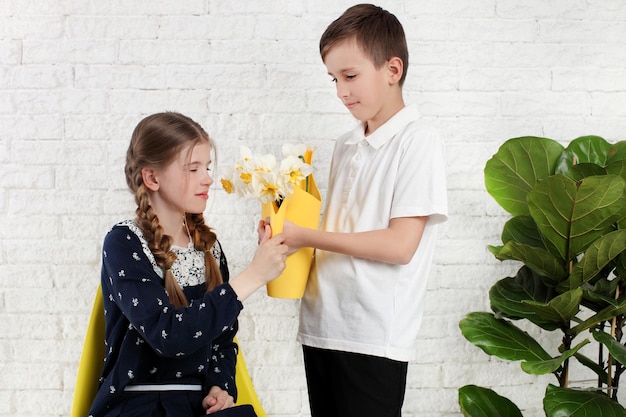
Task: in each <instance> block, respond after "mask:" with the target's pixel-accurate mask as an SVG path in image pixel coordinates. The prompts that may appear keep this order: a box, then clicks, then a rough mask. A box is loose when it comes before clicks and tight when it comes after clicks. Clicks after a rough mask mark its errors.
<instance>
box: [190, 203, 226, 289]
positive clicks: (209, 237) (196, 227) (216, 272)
mask: <svg viewBox="0 0 626 417" xmlns="http://www.w3.org/2000/svg"><path fill="white" fill-rule="evenodd" d="M187 224H188V225H189V232H190V233H191V235H192V236H193V244H194V246H195V247H196V249H197V250H199V251H202V252H204V265H205V271H206V272H205V279H206V284H207V286H206V289H207V291H210V290H212V289H213V288H215V287H216V286H217V285H220V284H221V283H222V274H221V273H220V268H219V265H218V263H217V261H216V260H215V257H213V253H212V252H211V248H212V247H213V245H214V244H215V242H216V241H217V236H216V235H215V233H214V232H213V231H212V230H211V228H210V227H209V226H207V225H206V224H205V223H204V216H203V215H202V213H198V214H187Z"/></svg>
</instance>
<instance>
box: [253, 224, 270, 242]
mask: <svg viewBox="0 0 626 417" xmlns="http://www.w3.org/2000/svg"><path fill="white" fill-rule="evenodd" d="M269 224H270V218H269V217H268V218H266V219H263V220H259V225H258V226H257V228H256V233H257V235H258V236H259V240H258V241H257V244H259V245H260V244H261V240H262V239H263V236H264V235H265V225H269Z"/></svg>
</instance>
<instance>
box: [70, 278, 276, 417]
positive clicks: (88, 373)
mask: <svg viewBox="0 0 626 417" xmlns="http://www.w3.org/2000/svg"><path fill="white" fill-rule="evenodd" d="M235 342H237V340H236V339H235ZM103 364H104V301H103V299H102V290H101V288H100V287H98V291H97V292H96V296H95V299H94V302H93V307H92V309H91V316H90V317H89V325H88V327H87V334H86V335H85V342H84V344H83V351H82V354H81V356H80V362H79V363H78V373H77V374H76V387H75V388H74V398H73V400H72V413H71V417H86V416H87V415H88V414H89V409H90V408H91V403H92V402H93V399H94V398H95V396H96V392H97V391H98V378H100V373H101V372H102V366H103ZM235 384H236V385H237V391H238V393H239V395H238V397H239V398H238V399H237V404H251V405H252V407H253V408H254V412H255V413H256V414H257V416H258V417H267V414H266V413H265V411H264V410H263V407H262V406H261V401H259V397H258V396H257V394H256V391H255V390H254V385H253V384H252V379H251V378H250V374H249V373H248V368H247V367H246V363H245V361H244V359H243V354H242V353H241V346H240V347H239V353H238V354H237V365H236V367H235Z"/></svg>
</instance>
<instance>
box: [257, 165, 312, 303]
mask: <svg viewBox="0 0 626 417" xmlns="http://www.w3.org/2000/svg"><path fill="white" fill-rule="evenodd" d="M308 157H309V158H310V155H309V156H308ZM307 162H309V163H310V159H309V161H307ZM307 189H308V192H307ZM321 208H322V199H321V197H320V192H319V190H318V188H317V184H316V183H315V179H314V178H313V174H311V175H309V176H308V177H307V179H306V180H305V181H303V186H302V187H299V188H296V189H295V191H294V193H293V194H292V195H291V196H289V197H287V198H285V199H284V200H283V201H282V203H281V205H280V207H277V205H276V203H275V202H271V203H265V204H263V205H262V206H261V214H262V216H263V219H266V218H268V217H269V218H270V224H271V226H272V234H277V233H280V232H282V230H283V223H284V221H285V220H289V221H290V222H292V223H294V224H297V225H298V226H303V227H306V228H309V229H317V228H318V223H319V218H320V211H321ZM313 251H314V249H313V248H300V249H298V251H297V252H295V253H293V254H291V255H289V256H288V257H287V266H286V267H285V270H284V271H283V273H282V274H280V275H279V276H278V278H276V279H274V280H273V281H270V282H269V283H268V284H267V295H269V296H270V297H275V298H302V296H303V295H304V289H305V287H306V283H307V279H308V278H309V270H310V268H311V263H312V261H313Z"/></svg>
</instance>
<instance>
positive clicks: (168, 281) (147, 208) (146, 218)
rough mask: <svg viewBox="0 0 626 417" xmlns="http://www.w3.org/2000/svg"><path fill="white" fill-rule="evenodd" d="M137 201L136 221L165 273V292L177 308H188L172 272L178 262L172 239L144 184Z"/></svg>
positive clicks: (138, 191) (141, 186)
mask: <svg viewBox="0 0 626 417" xmlns="http://www.w3.org/2000/svg"><path fill="white" fill-rule="evenodd" d="M135 199H136V200H137V210H136V211H135V214H136V216H137V217H136V220H135V221H136V222H137V225H138V226H139V228H140V229H141V230H142V232H143V235H144V237H145V239H146V240H147V241H148V247H149V248H150V251H151V252H152V254H153V255H154V259H155V260H156V263H157V265H158V266H160V267H161V268H162V269H163V270H164V271H165V277H164V280H165V290H166V291H167V293H168V295H169V298H170V302H171V303H172V304H174V306H175V307H176V308H178V307H181V306H186V305H187V304H188V302H187V298H186V297H185V294H184V293H183V290H182V288H180V285H178V282H176V278H174V275H173V274H172V271H170V268H171V267H172V264H173V263H174V261H175V260H176V254H175V253H174V252H173V251H172V250H171V247H172V239H171V238H170V237H169V236H168V235H166V234H164V233H163V227H161V225H160V224H159V218H158V217H157V216H156V214H155V213H154V210H153V209H152V206H151V205H150V203H149V202H148V192H147V190H146V187H145V186H144V185H143V184H142V185H140V186H139V188H138V189H137V193H136V195H135Z"/></svg>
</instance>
